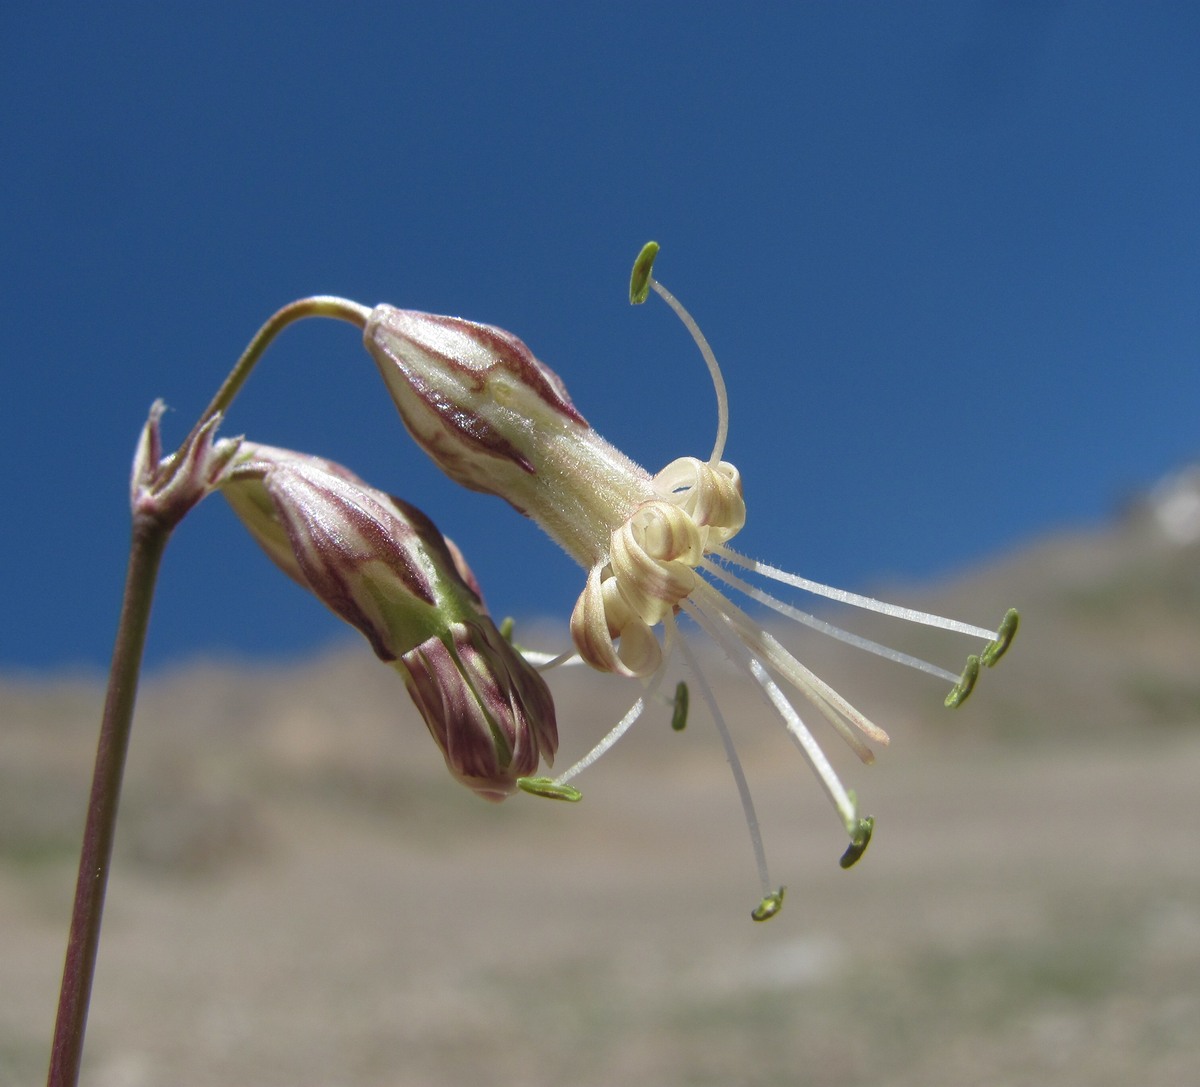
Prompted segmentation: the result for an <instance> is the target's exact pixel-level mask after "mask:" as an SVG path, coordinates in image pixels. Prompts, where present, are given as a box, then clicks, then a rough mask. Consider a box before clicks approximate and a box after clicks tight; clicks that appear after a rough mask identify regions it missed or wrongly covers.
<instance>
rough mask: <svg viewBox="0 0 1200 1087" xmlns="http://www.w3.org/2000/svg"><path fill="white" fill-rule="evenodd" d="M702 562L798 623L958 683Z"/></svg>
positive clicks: (947, 674) (942, 671) (950, 676)
mask: <svg viewBox="0 0 1200 1087" xmlns="http://www.w3.org/2000/svg"><path fill="white" fill-rule="evenodd" d="M700 565H701V566H702V567H703V568H704V569H705V570H707V571H708V572H709V573H710V574H712V575H713V576H714V577H718V578H720V579H721V580H722V581H724V582H725V584H727V585H731V586H733V588H735V589H737V590H738V592H740V593H745V594H746V595H747V596H748V597H750V599H751V600H755V601H757V602H758V603H759V604H764V605H766V606H767V607H768V608H770V609H771V610H772V611H776V612H778V613H779V614H780V615H784V616H786V617H787V618H789V619H794V620H795V621H796V622H797V623H803V624H804V625H805V626H807V627H811V628H812V629H813V630H817V631H820V632H821V633H822V634H826V635H828V636H829V637H830V638H835V639H837V640H838V641H839V642H845V643H846V644H847V645H852V646H854V647H855V648H857V649H864V650H866V651H867V652H868V653H874V654H875V655H876V656H879V657H884V658H886V659H887V660H890V661H895V662H896V663H897V664H904V665H907V666H908V667H909V668H915V669H917V671H919V672H926V673H928V674H929V675H931V676H935V677H937V678H938V679H944V680H945V681H946V682H947V683H957V682H958V676H956V675H955V674H954V673H953V672H951V671H948V670H947V669H945V668H940V667H939V666H938V665H936V664H931V663H930V662H929V661H926V660H921V658H920V657H913V656H910V655H909V654H908V653H901V652H900V651H899V650H898V649H892V648H891V647H890V646H886V645H880V643H879V642H873V641H871V639H870V638H864V637H862V635H860V634H852V633H851V632H850V631H848V630H843V629H842V628H841V627H837V626H834V625H833V624H832V623H827V622H825V620H824V619H818V618H817V617H816V616H815V615H810V614H809V613H808V612H806V611H801V610H800V609H799V608H796V607H793V606H792V605H791V604H787V603H784V601H782V600H780V599H778V598H777V597H774V596H772V595H771V594H770V593H768V592H764V591H763V590H762V589H759V588H756V587H755V586H753V585H750V584H749V583H748V582H745V581H743V580H742V579H741V578H739V577H737V576H736V575H734V574H731V573H730V572H729V571H728V570H726V569H725V568H724V567H723V566H721V565H719V564H718V563H715V562H711V561H710V560H708V559H701V560H700Z"/></svg>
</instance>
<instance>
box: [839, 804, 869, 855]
mask: <svg viewBox="0 0 1200 1087" xmlns="http://www.w3.org/2000/svg"><path fill="white" fill-rule="evenodd" d="M874 830H875V817H874V816H873V815H868V816H866V818H864V819H860V820H859V821H858V826H857V827H856V828H855V830H854V833H853V834H852V835H851V836H850V844H849V845H848V846H847V847H846V852H845V853H843V854H842V857H841V860H839V861H838V864H840V865H841V866H842V867H843V868H849V867H851V866H852V865H853V864H855V863H857V861H858V859H859V858H860V857H861V856H862V855H863V854H864V853H865V852H866V851H867V846H868V845H870V844H871V833H872V832H873V831H874Z"/></svg>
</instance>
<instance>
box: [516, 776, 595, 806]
mask: <svg viewBox="0 0 1200 1087" xmlns="http://www.w3.org/2000/svg"><path fill="white" fill-rule="evenodd" d="M517 788H518V789H522V790H523V791H525V792H527V793H532V794H533V795H534V796H544V797H545V798H546V799H547V800H569V801H570V802H571V803H575V802H576V801H578V800H582V799H583V793H581V792H580V791H579V790H578V789H576V788H575V787H574V786H573V785H560V784H559V783H558V782H556V781H552V780H551V779H550V778H517Z"/></svg>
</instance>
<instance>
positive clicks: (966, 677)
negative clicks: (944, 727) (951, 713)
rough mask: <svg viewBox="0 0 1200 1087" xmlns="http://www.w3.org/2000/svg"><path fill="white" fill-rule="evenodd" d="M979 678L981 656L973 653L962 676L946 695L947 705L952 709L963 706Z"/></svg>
mask: <svg viewBox="0 0 1200 1087" xmlns="http://www.w3.org/2000/svg"><path fill="white" fill-rule="evenodd" d="M977 679H979V658H978V657H977V656H975V654H974V653H972V654H971V655H970V656H969V657H968V658H967V666H966V667H965V668H964V669H963V674H962V678H961V679H960V680H959V681H958V682H957V683H956V684H955V685H954V687H953V689H952V690H951V691H950V693H949V694H948V695H946V705H947V706H948V707H950V709H954V708H956V707H957V706H961V705H962V704H963V703H964V702H965V701H966V700H967V695H969V694H970V693H971V691H972V689H973V688H974V686H975V681H976V680H977Z"/></svg>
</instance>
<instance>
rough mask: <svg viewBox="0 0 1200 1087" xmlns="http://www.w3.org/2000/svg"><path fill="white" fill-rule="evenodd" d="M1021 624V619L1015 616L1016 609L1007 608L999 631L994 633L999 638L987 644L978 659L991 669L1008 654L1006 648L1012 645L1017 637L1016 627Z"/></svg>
mask: <svg viewBox="0 0 1200 1087" xmlns="http://www.w3.org/2000/svg"><path fill="white" fill-rule="evenodd" d="M1020 624H1021V617H1020V616H1019V615H1018V614H1017V609H1016V608H1009V609H1008V611H1006V612H1005V613H1004V619H1003V620H1002V621H1001V623H1000V629H999V630H998V631H997V632H996V633H997V634H998V635H999V637H998V638H997V639H996V640H995V641H994V642H988V644H987V646H986V647H985V648H984V650H983V652H982V653H981V654H980V655H979V659H980V660H982V661H983V663H984V664H986V665H987V666H988V667H989V668H991V667H992V666H993V665H994V664H995V663H996V662H997V661H998V660H999V659H1000V658H1001V657H1003V656H1004V654H1005V653H1007V652H1008V647H1009V646H1010V645H1012V642H1013V639H1014V638H1015V637H1016V636H1017V627H1018V626H1020Z"/></svg>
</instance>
